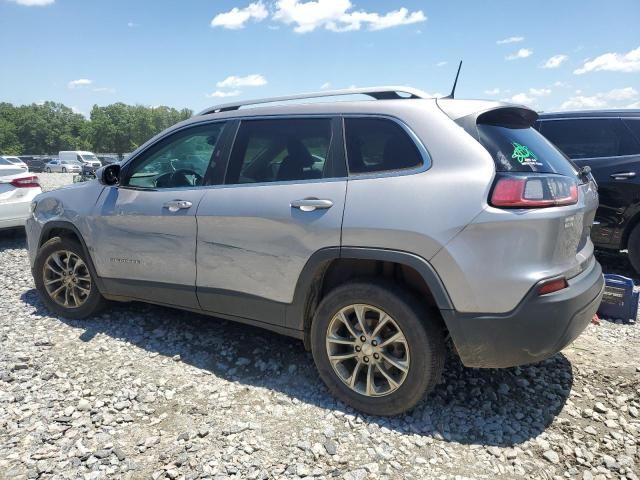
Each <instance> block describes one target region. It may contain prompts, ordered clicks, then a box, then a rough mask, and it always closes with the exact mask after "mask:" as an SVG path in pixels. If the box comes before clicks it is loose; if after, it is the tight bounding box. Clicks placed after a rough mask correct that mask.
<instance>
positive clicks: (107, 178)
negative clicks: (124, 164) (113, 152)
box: [96, 163, 120, 186]
mask: <svg viewBox="0 0 640 480" xmlns="http://www.w3.org/2000/svg"><path fill="white" fill-rule="evenodd" d="M96 178H97V179H98V181H99V182H100V183H101V184H102V185H108V186H112V185H117V184H118V183H119V182H120V165H118V164H115V163H112V164H111V165H105V166H104V167H100V168H99V169H98V170H96Z"/></svg>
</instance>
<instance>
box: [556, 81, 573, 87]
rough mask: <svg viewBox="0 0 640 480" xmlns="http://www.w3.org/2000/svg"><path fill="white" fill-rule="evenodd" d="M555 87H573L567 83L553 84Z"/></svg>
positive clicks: (558, 82)
mask: <svg viewBox="0 0 640 480" xmlns="http://www.w3.org/2000/svg"><path fill="white" fill-rule="evenodd" d="M553 86H554V87H561V88H569V87H570V86H571V85H569V84H568V83H567V82H561V81H557V82H553Z"/></svg>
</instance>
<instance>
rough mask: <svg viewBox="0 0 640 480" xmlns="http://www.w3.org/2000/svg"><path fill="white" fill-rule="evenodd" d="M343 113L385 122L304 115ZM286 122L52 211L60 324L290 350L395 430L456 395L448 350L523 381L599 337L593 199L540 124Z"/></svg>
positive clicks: (197, 141) (266, 112)
mask: <svg viewBox="0 0 640 480" xmlns="http://www.w3.org/2000/svg"><path fill="white" fill-rule="evenodd" d="M345 94H349V95H354V94H360V95H368V96H369V97H371V98H372V99H373V100H368V101H362V100H360V101H340V102H336V101H330V102H326V101H325V102H317V101H316V102H314V103H307V104H301V103H300V102H299V100H301V99H303V98H310V97H322V96H334V97H335V96H337V95H345ZM285 100H298V102H297V103H295V102H294V103H292V102H288V103H287V102H284V101H285ZM325 100H326V99H325ZM334 100H335V99H334ZM269 102H278V104H277V105H271V106H258V107H255V106H254V107H253V108H240V107H243V106H248V103H245V104H241V103H236V104H227V105H222V106H218V107H215V108H211V109H209V110H205V111H204V112H202V113H201V114H199V115H196V116H194V117H193V118H191V119H189V120H187V121H185V122H182V123H180V124H178V125H176V126H174V127H172V128H170V129H169V130H167V131H165V132H163V133H161V134H160V135H158V136H156V137H155V138H153V139H152V140H150V141H149V142H147V143H146V144H145V145H143V146H142V147H140V148H139V149H138V150H136V151H135V152H134V153H133V154H132V155H131V157H130V158H128V159H127V160H126V161H124V162H123V163H122V164H120V165H117V164H114V165H109V166H105V167H103V168H102V169H101V170H99V171H98V172H97V177H98V180H97V181H92V182H86V183H79V184H75V185H72V186H69V187H68V188H64V189H60V190H55V191H52V192H48V193H44V194H42V195H39V196H38V197H37V199H36V200H35V202H34V203H33V205H32V216H31V218H30V219H29V220H28V221H27V231H28V242H29V254H30V259H31V265H32V268H33V276H34V279H35V283H36V286H37V288H38V290H39V291H40V293H41V295H42V298H43V300H44V302H45V303H46V305H47V306H48V307H49V308H50V309H51V310H52V311H54V312H56V313H58V314H60V315H62V316H64V317H70V318H84V317H87V316H90V315H93V314H95V313H96V312H97V311H98V310H99V309H100V308H102V307H103V306H104V305H105V300H117V301H132V300H141V301H145V302H151V303H155V304H161V305H167V306H171V307H177V308H181V309H185V310H190V311H194V312H198V313H206V314H210V315H211V316H215V317H221V318H226V319H231V320H236V321H238V322H243V323H247V324H250V325H257V326H260V327H264V328H267V329H269V330H273V331H276V332H279V333H282V334H285V335H290V336H292V337H295V338H299V339H301V340H302V341H304V344H305V346H307V347H308V348H309V349H310V350H311V351H312V353H313V358H314V361H315V363H316V365H317V368H318V371H319V373H320V376H321V377H322V379H323V380H324V382H325V383H326V384H327V386H328V388H329V390H330V391H331V392H332V393H333V394H334V395H336V396H337V397H338V398H339V399H340V400H342V401H344V402H345V403H347V404H350V405H352V406H353V407H355V408H357V409H359V410H361V411H364V412H367V413H372V414H382V415H393V414H398V413H400V412H403V411H406V410H408V409H411V408H412V407H414V406H415V405H416V404H417V403H418V402H419V401H420V400H421V399H422V398H423V397H424V395H425V393H427V392H428V391H429V390H430V389H431V388H432V387H433V386H434V385H435V384H436V383H437V382H438V380H439V377H440V374H441V372H442V369H443V365H444V360H445V357H446V348H445V345H446V344H447V342H448V341H449V339H450V341H451V343H452V346H453V350H454V352H455V353H456V354H457V355H459V357H460V359H461V361H462V362H463V363H464V364H465V365H467V366H471V367H509V366H514V365H520V364H526V363H530V362H536V361H540V360H542V359H545V358H547V357H549V356H551V355H553V354H555V353H556V352H558V351H559V350H561V349H562V348H563V347H565V346H566V345H567V344H568V343H570V342H571V341H573V340H574V339H575V338H576V337H577V336H578V335H579V334H580V333H581V332H582V330H583V329H584V328H585V327H586V325H587V324H588V323H589V321H590V319H591V318H592V316H593V314H594V313H595V311H596V309H597V307H598V304H599V303H600V298H601V295H602V290H603V278H602V274H601V269H600V266H599V264H598V263H597V262H596V260H595V258H594V256H593V245H592V243H591V241H590V239H589V231H590V229H591V224H592V221H593V218H594V213H595V210H596V207H597V205H598V197H597V191H596V185H595V183H594V182H593V181H592V178H591V177H590V176H589V174H588V172H583V171H578V170H576V169H575V168H574V167H573V166H572V165H571V164H570V163H569V162H568V161H567V160H566V159H565V157H564V156H563V155H562V154H560V153H559V152H558V151H557V150H556V149H555V148H554V147H553V146H552V145H551V144H550V143H549V142H547V141H546V140H545V139H544V138H543V137H542V136H541V135H540V134H539V133H538V132H537V131H536V130H534V129H533V128H532V125H533V123H534V122H535V120H536V118H537V114H536V113H535V112H533V111H531V110H529V109H527V108H524V107H521V106H515V105H508V104H503V103H495V102H486V101H461V100H454V99H446V98H445V99H437V100H436V99H429V98H427V96H426V94H424V93H422V92H420V91H418V90H414V89H410V88H404V87H390V88H382V87H380V88H370V89H357V90H348V91H333V92H323V93H318V94H310V95H306V96H291V97H280V98H272V99H267V100H260V101H256V102H251V103H252V104H258V103H269Z"/></svg>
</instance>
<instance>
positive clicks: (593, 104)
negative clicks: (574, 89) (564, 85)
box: [560, 87, 640, 110]
mask: <svg viewBox="0 0 640 480" xmlns="http://www.w3.org/2000/svg"><path fill="white" fill-rule="evenodd" d="M639 98H640V93H638V91H637V90H636V89H635V88H633V87H626V88H614V89H613V90H609V91H608V92H600V93H596V94H595V95H590V96H587V95H575V96H573V97H570V98H569V99H568V100H566V101H565V102H563V103H562V105H561V106H560V108H561V109H562V110H582V109H585V108H605V107H625V106H626V107H627V108H635V107H634V105H635V104H636V101H637V100H638V99H639ZM628 102H632V103H630V104H629V103H628ZM638 103H640V102H638Z"/></svg>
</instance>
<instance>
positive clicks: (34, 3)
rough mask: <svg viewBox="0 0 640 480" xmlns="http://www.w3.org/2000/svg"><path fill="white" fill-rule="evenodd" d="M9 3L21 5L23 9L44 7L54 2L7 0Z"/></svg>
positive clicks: (50, 0)
mask: <svg viewBox="0 0 640 480" xmlns="http://www.w3.org/2000/svg"><path fill="white" fill-rule="evenodd" d="M9 1H10V2H13V3H17V4H18V5H23V6H25V7H44V6H45V5H51V4H52V3H54V2H55V1H56V0H9Z"/></svg>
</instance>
